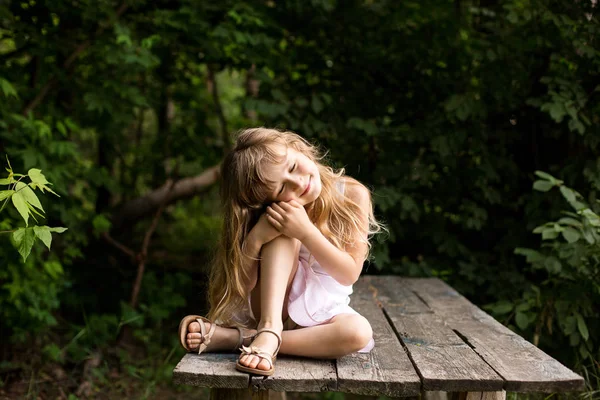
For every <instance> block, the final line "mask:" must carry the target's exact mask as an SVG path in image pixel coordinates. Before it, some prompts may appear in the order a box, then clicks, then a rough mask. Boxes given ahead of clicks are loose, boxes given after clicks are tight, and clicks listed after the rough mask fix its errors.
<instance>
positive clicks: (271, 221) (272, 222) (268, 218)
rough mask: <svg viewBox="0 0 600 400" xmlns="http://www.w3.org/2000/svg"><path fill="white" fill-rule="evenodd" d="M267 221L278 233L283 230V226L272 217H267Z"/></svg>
mask: <svg viewBox="0 0 600 400" xmlns="http://www.w3.org/2000/svg"><path fill="white" fill-rule="evenodd" d="M267 221H269V223H270V224H271V225H272V226H273V228H275V229H277V230H278V231H279V230H281V224H280V223H279V221H277V220H276V219H275V218H273V217H271V216H270V215H267Z"/></svg>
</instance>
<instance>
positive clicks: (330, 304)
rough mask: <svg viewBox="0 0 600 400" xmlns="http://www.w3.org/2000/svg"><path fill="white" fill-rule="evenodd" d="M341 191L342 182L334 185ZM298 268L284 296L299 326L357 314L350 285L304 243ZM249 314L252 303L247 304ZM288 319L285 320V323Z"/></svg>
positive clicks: (372, 342)
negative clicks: (330, 272)
mask: <svg viewBox="0 0 600 400" xmlns="http://www.w3.org/2000/svg"><path fill="white" fill-rule="evenodd" d="M338 190H339V191H340V193H342V194H343V193H344V184H343V182H341V185H338ZM298 258H299V260H298V269H297V270H296V275H294V280H293V281H292V286H291V288H290V293H289V297H288V303H287V310H288V314H289V317H290V318H291V320H292V321H294V322H295V323H296V324H297V325H299V326H300V327H309V326H315V325H320V324H324V323H326V322H328V321H329V320H330V319H331V318H333V317H335V316H336V315H338V314H357V315H360V314H358V312H356V311H355V310H354V309H353V308H352V307H350V295H351V294H352V285H350V286H344V285H342V284H341V283H339V282H338V281H336V280H335V279H334V278H333V277H331V276H330V275H329V274H328V273H327V272H325V270H324V269H323V267H321V265H320V264H319V263H318V262H317V260H315V258H314V257H311V254H310V252H309V251H308V249H307V248H306V247H304V245H302V246H301V247H300V254H299V257H298ZM249 309H250V314H251V318H252V319H254V315H252V307H249ZM287 325H288V322H286V326H287ZM374 346H375V341H374V340H373V338H371V340H370V341H369V343H368V344H367V346H365V347H364V348H362V349H361V350H359V351H358V352H359V353H368V352H369V351H371V349H372V348H373V347H374Z"/></svg>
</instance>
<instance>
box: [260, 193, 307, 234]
mask: <svg viewBox="0 0 600 400" xmlns="http://www.w3.org/2000/svg"><path fill="white" fill-rule="evenodd" d="M266 214H267V220H268V221H269V223H270V224H271V225H273V226H274V227H275V228H276V229H277V230H278V231H279V232H281V233H283V234H284V235H285V236H287V237H291V238H296V239H298V240H300V241H301V242H302V241H303V240H304V239H305V238H306V237H308V235H309V234H310V233H311V231H312V229H313V228H314V227H315V226H314V225H313V223H312V222H311V221H310V219H309V218H308V214H306V210H305V209H304V207H303V206H302V205H301V204H300V203H298V202H297V201H295V200H292V201H290V202H289V203H288V202H285V201H282V202H279V203H273V204H271V205H270V206H269V207H267V212H266Z"/></svg>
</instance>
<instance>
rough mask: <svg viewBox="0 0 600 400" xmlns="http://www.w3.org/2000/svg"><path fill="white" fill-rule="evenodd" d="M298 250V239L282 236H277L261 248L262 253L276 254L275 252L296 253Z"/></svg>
mask: <svg viewBox="0 0 600 400" xmlns="http://www.w3.org/2000/svg"><path fill="white" fill-rule="evenodd" d="M299 249H300V241H299V240H298V239H294V238H290V237H287V236H284V235H281V236H278V237H276V238H275V239H273V240H271V241H270V242H269V243H266V244H265V245H263V247H262V252H263V253H264V252H267V253H271V252H277V251H281V250H284V251H290V250H291V251H294V252H295V251H296V250H299Z"/></svg>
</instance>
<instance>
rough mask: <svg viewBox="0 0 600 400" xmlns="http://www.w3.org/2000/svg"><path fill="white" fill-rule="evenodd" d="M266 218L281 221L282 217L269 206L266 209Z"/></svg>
mask: <svg viewBox="0 0 600 400" xmlns="http://www.w3.org/2000/svg"><path fill="white" fill-rule="evenodd" d="M267 216H271V217H272V218H274V219H276V220H277V221H283V216H282V215H281V214H280V213H278V212H277V211H275V210H274V209H273V208H272V207H271V206H269V207H267Z"/></svg>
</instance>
